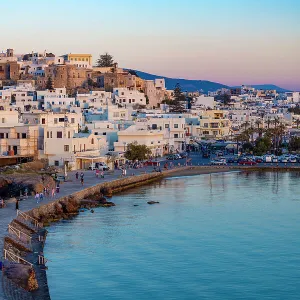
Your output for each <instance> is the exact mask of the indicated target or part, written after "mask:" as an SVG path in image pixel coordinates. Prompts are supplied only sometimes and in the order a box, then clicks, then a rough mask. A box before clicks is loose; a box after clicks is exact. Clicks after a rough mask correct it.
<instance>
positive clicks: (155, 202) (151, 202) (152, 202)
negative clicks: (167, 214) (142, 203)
mask: <svg viewBox="0 0 300 300" xmlns="http://www.w3.org/2000/svg"><path fill="white" fill-rule="evenodd" d="M147 203H148V204H157V203H159V202H157V201H148V202H147Z"/></svg>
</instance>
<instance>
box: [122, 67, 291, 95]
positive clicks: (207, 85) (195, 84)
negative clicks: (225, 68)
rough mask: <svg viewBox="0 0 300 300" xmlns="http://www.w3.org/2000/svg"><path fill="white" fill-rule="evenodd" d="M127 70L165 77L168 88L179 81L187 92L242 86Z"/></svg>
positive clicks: (269, 87) (150, 77)
mask: <svg viewBox="0 0 300 300" xmlns="http://www.w3.org/2000/svg"><path fill="white" fill-rule="evenodd" d="M125 70H132V71H134V72H136V74H137V75H138V76H139V77H140V78H142V79H144V80H155V79H159V78H163V79H165V82H166V88H167V89H168V90H173V89H174V87H175V85H176V84H177V83H179V84H180V86H181V89H182V91H187V92H195V91H203V92H204V93H208V92H214V91H216V90H218V89H221V88H227V89H228V88H237V87H241V86H229V85H225V84H222V83H218V82H213V81H209V80H196V79H184V78H170V77H167V76H161V75H154V74H151V73H147V72H143V71H139V70H134V69H128V68H125ZM247 86H251V87H253V88H255V89H266V90H276V91H278V92H280V93H284V92H290V91H289V90H287V89H284V88H281V87H279V86H276V85H274V84H252V85H250V84H249V85H247Z"/></svg>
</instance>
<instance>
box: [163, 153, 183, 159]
mask: <svg viewBox="0 0 300 300" xmlns="http://www.w3.org/2000/svg"><path fill="white" fill-rule="evenodd" d="M166 158H167V159H168V160H176V159H180V158H181V157H180V155H179V154H169V155H168V156H167V157H166Z"/></svg>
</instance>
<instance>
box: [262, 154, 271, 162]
mask: <svg viewBox="0 0 300 300" xmlns="http://www.w3.org/2000/svg"><path fill="white" fill-rule="evenodd" d="M263 160H264V162H266V163H271V162H272V155H265V156H264V157H263Z"/></svg>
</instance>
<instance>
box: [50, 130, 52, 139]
mask: <svg viewBox="0 0 300 300" xmlns="http://www.w3.org/2000/svg"><path fill="white" fill-rule="evenodd" d="M50 138H51V139H52V131H50Z"/></svg>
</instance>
